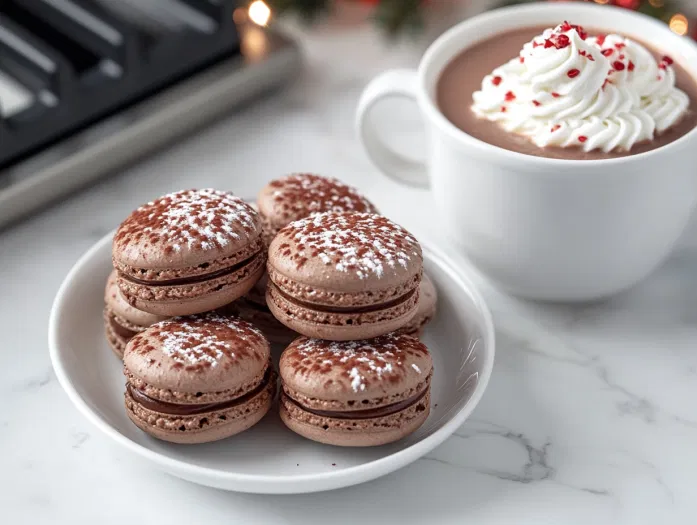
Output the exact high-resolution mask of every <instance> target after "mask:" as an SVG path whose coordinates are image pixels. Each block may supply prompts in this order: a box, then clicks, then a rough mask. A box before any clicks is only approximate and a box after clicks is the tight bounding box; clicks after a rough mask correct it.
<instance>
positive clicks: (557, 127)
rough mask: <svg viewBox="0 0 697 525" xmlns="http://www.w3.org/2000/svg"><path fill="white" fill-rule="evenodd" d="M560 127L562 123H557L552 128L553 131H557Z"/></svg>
mask: <svg viewBox="0 0 697 525" xmlns="http://www.w3.org/2000/svg"><path fill="white" fill-rule="evenodd" d="M560 128H561V124H557V125H555V126H554V127H553V128H552V133H554V132H555V131H557V130H558V129H560Z"/></svg>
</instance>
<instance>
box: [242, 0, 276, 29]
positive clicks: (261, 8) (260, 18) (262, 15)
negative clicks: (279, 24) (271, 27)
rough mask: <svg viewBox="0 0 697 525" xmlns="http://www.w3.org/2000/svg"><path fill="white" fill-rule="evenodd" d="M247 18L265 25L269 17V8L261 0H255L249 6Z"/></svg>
mask: <svg viewBox="0 0 697 525" xmlns="http://www.w3.org/2000/svg"><path fill="white" fill-rule="evenodd" d="M248 13H249V19H250V20H251V21H252V22H254V23H255V24H257V25H259V26H266V24H268V23H269V20H270V19H271V9H270V8H269V6H268V5H266V2H264V1H263V0H255V1H254V2H252V3H251V4H250V6H249V10H248Z"/></svg>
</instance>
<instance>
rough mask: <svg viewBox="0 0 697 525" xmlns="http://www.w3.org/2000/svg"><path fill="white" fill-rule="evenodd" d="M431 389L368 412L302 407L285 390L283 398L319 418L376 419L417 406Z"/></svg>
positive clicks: (369, 409)
mask: <svg viewBox="0 0 697 525" xmlns="http://www.w3.org/2000/svg"><path fill="white" fill-rule="evenodd" d="M429 388H430V383H429V385H428V386H427V387H426V388H425V389H424V390H422V391H421V392H420V393H418V394H417V395H415V396H412V397H410V398H408V399H405V400H403V401H398V402H397V403H392V404H390V405H385V406H382V407H375V408H368V409H366V410H317V409H315V408H310V407H307V406H305V405H302V404H301V403H299V402H298V401H296V400H295V399H293V398H292V397H291V396H290V395H288V393H287V392H286V391H285V390H284V391H283V393H282V394H281V398H282V400H283V401H287V402H289V403H292V404H293V405H295V406H296V407H298V408H299V409H301V410H304V411H305V412H309V413H310V414H314V415H315V416H319V417H328V418H332V419H376V418H381V417H388V416H392V415H394V414H398V413H399V412H402V411H404V410H406V409H408V408H410V407H412V406H414V405H417V404H418V403H419V402H420V401H421V400H422V399H423V398H424V397H425V396H426V394H427V393H428V390H429ZM423 410H426V407H424V408H423V409H422V410H418V407H417V411H419V412H420V411H423Z"/></svg>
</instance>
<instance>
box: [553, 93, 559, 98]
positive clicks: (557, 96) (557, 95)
mask: <svg viewBox="0 0 697 525" xmlns="http://www.w3.org/2000/svg"><path fill="white" fill-rule="evenodd" d="M552 96H553V97H554V98H559V97H561V95H560V94H559V93H552Z"/></svg>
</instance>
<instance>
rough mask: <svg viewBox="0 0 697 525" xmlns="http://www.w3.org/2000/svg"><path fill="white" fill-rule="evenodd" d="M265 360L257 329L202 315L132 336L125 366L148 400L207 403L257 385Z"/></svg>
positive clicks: (266, 351)
mask: <svg viewBox="0 0 697 525" xmlns="http://www.w3.org/2000/svg"><path fill="white" fill-rule="evenodd" d="M269 357H270V346H269V343H268V341H267V340H266V338H265V337H264V336H263V335H262V333H261V332H260V331H259V330H258V329H257V328H255V327H254V326H252V325H251V324H249V323H247V322H246V321H243V320H241V319H238V318H235V317H223V316H219V315H216V314H205V315H199V316H189V317H177V318H173V319H171V320H168V321H163V322H160V323H157V324H155V325H153V326H151V327H150V328H148V329H147V330H145V331H144V332H141V333H140V334H138V335H136V336H135V337H134V338H133V339H131V340H130V341H129V343H128V346H127V347H126V351H125V354H124V366H125V373H126V375H127V377H128V380H129V383H130V384H132V385H134V386H135V387H136V388H138V389H141V390H143V391H145V392H146V393H147V395H148V396H150V397H153V398H155V399H158V400H161V401H167V402H173V401H175V402H192V403H194V402H195V403H205V402H215V401H218V400H219V399H220V398H227V397H230V391H240V392H245V391H246V390H248V389H250V388H252V387H253V386H255V385H257V384H259V383H260V382H261V381H262V379H263V377H264V375H265V373H266V371H267V368H268V366H269ZM218 394H220V396H219V395H218Z"/></svg>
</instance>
